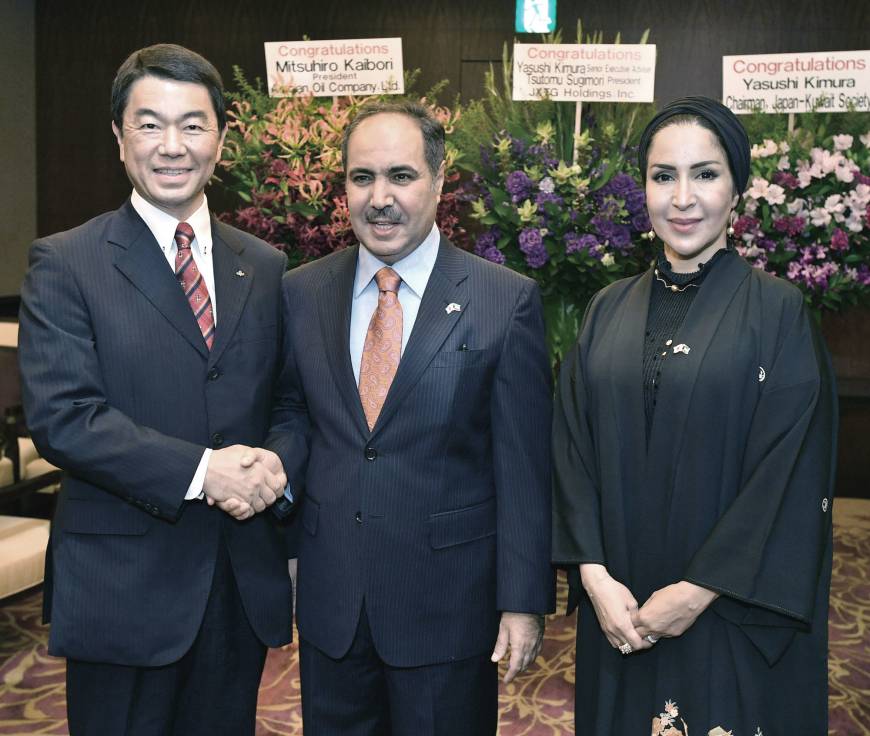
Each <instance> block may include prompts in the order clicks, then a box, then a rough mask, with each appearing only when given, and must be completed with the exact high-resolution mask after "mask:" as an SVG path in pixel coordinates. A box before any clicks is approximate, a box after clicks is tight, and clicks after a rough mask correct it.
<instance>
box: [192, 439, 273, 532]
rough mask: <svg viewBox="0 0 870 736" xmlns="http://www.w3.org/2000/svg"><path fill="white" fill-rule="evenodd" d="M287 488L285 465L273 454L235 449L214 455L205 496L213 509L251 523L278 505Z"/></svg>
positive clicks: (214, 453) (248, 448)
mask: <svg viewBox="0 0 870 736" xmlns="http://www.w3.org/2000/svg"><path fill="white" fill-rule="evenodd" d="M286 485H287V477H286V476H285V475H284V470H283V467H282V465H281V461H280V459H278V456H277V455H275V454H274V453H273V452H270V451H269V450H263V449H261V448H253V447H248V446H246V445H232V446H231V447H225V448H223V449H220V450H214V451H213V452H212V453H211V457H210V458H209V463H208V468H207V469H206V474H205V483H204V484H203V492H204V493H205V496H206V499H207V501H208V503H209V505H214V504H217V505H218V507H219V508H221V509H222V510H224V511H226V512H227V513H229V514H231V515H232V516H234V517H235V518H236V519H247V518H249V517H250V516H253V515H254V513H259V512H260V511H263V510H264V509H265V508H266V507H267V506H270V505H271V504H273V503H275V500H276V499H277V498H278V496H279V495H281V494H282V493H283V492H284V487H285V486H286Z"/></svg>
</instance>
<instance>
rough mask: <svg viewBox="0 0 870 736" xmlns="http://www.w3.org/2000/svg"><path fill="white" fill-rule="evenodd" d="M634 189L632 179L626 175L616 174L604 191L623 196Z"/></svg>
mask: <svg viewBox="0 0 870 736" xmlns="http://www.w3.org/2000/svg"><path fill="white" fill-rule="evenodd" d="M635 188H636V185H635V183H634V179H633V178H632V177H630V176H629V175H628V174H617V175H616V176H614V177H613V178H612V179H611V180H610V181H609V182H607V185H606V186H605V189H607V190H608V191H610V192H613V193H614V194H625V193H627V192H630V191H631V190H633V189H635Z"/></svg>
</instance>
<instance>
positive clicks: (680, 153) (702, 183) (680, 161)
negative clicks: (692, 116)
mask: <svg viewBox="0 0 870 736" xmlns="http://www.w3.org/2000/svg"><path fill="white" fill-rule="evenodd" d="M647 161H648V164H647V171H646V203H647V209H648V210H649V217H650V221H651V222H652V226H653V230H655V232H656V235H658V236H659V237H660V238H661V239H662V240H663V241H664V244H665V255H666V256H667V258H668V260H669V261H670V262H671V265H672V267H673V269H674V270H675V271H678V272H690V271H697V270H698V264H699V263H703V262H706V261H708V260H709V259H710V257H711V256H712V255H713V253H715V252H716V251H717V250H719V249H721V248H724V247H725V244H726V237H725V229H726V228H727V227H728V217H729V215H730V212H731V210H732V209H733V208H734V207H735V206H736V205H737V200H738V198H737V195H736V193H735V192H734V182H733V179H732V177H731V171H730V169H729V168H728V160H727V157H726V155H725V152H724V151H723V150H722V146H721V145H720V144H719V141H718V139H717V138H716V136H715V135H714V134H713V133H712V132H711V131H709V130H707V129H706V128H703V127H701V126H700V125H698V124H697V123H677V124H674V125H668V126H666V127H664V128H662V129H661V130H659V131H658V132H657V133H656V134H655V136H654V137H653V139H652V144H651V145H650V148H649V154H648V157H647Z"/></svg>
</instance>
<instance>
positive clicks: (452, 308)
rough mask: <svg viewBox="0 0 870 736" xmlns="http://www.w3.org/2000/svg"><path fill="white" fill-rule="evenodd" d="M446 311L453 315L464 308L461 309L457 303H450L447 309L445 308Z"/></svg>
mask: <svg viewBox="0 0 870 736" xmlns="http://www.w3.org/2000/svg"><path fill="white" fill-rule="evenodd" d="M444 311H445V312H447V314H453V313H454V312H461V311H462V307H460V306H459V305H458V304H457V303H456V302H450V304H448V305H447V306H446V307H444Z"/></svg>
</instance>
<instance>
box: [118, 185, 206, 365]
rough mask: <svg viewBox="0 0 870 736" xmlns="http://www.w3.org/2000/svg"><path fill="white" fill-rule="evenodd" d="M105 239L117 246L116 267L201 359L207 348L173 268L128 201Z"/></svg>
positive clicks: (204, 356) (119, 211)
mask: <svg viewBox="0 0 870 736" xmlns="http://www.w3.org/2000/svg"><path fill="white" fill-rule="evenodd" d="M107 239H108V241H109V242H110V243H112V244H113V245H115V246H118V247H119V250H118V251H117V252H116V254H115V259H114V263H115V268H117V269H118V270H119V271H120V272H121V273H123V274H124V275H125V276H126V277H127V279H128V280H129V281H130V283H131V284H133V286H135V287H136V288H137V289H138V290H139V291H141V292H142V294H143V295H144V296H145V298H146V299H148V301H150V302H151V303H152V304H153V305H154V307H155V308H156V309H157V310H158V311H159V312H160V313H161V314H162V315H163V316H164V317H165V318H166V320H167V321H168V322H169V324H171V325H172V326H173V327H174V328H175V329H176V330H178V332H179V333H180V334H181V335H182V336H183V337H184V339H185V340H187V341H188V342H189V343H190V344H191V346H193V348H194V349H195V350H197V351H198V352H199V353H200V354H201V355H202V357H203V358H207V357H208V348H207V347H206V345H205V340H203V339H202V333H201V332H200V331H199V325H197V323H196V320H195V319H194V317H193V312H192V311H191V309H190V304H189V303H188V301H187V299H186V298H185V296H184V292H183V291H182V290H181V288H180V287H179V286H178V282H177V281H176V280H175V274H174V273H173V271H172V267H171V266H170V265H169V263H168V262H167V260H166V257H165V256H164V255H163V252H162V251H161V249H160V246H159V245H158V244H157V241H156V240H154V236H153V235H152V234H151V231H150V230H149V229H148V226H147V225H145V223H144V222H143V221H142V218H140V217H139V215H138V214H137V213H136V210H135V209H133V205H132V204H130V202H129V200H128V201H127V202H126V203H125V204H124V206H123V207H121V209H119V210H118V211H117V212H116V213H115V216H114V217H113V218H112V222H111V224H110V225H109V229H108V233H107Z"/></svg>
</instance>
